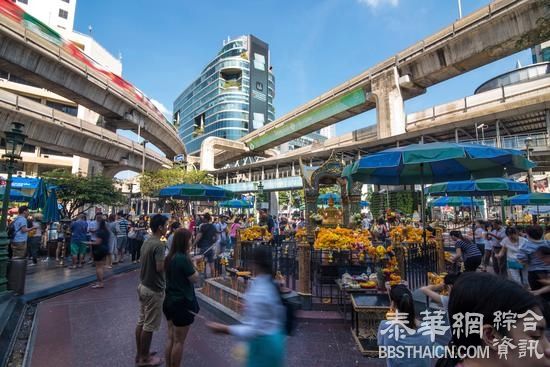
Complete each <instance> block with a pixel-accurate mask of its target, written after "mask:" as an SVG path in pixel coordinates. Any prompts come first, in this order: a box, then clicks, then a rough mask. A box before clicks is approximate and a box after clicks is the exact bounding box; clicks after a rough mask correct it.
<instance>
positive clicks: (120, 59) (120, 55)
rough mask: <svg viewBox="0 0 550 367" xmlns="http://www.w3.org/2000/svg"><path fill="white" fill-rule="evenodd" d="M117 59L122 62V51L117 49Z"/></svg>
mask: <svg viewBox="0 0 550 367" xmlns="http://www.w3.org/2000/svg"><path fill="white" fill-rule="evenodd" d="M118 61H120V62H122V52H120V51H118Z"/></svg>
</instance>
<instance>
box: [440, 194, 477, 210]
mask: <svg viewBox="0 0 550 367" xmlns="http://www.w3.org/2000/svg"><path fill="white" fill-rule="evenodd" d="M473 205H475V206H482V205H483V202H482V201H479V200H472V198H470V197H464V196H443V197H440V198H437V199H435V200H434V201H432V202H431V203H430V206H453V207H463V208H465V207H471V206H473Z"/></svg>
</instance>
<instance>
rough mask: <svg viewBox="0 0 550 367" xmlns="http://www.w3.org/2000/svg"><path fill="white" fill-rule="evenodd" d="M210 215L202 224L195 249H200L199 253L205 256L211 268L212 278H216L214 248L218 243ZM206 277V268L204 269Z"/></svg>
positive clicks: (204, 218) (207, 214)
mask: <svg viewBox="0 0 550 367" xmlns="http://www.w3.org/2000/svg"><path fill="white" fill-rule="evenodd" d="M211 221H212V217H211V216H210V213H205V214H204V216H203V221H202V224H201V225H200V227H199V233H198V234H197V237H196V239H195V243H194V245H195V247H198V249H199V253H200V254H201V255H203V256H204V259H205V261H206V263H207V264H208V268H210V276H211V277H212V276H214V273H215V271H214V252H215V250H214V248H213V247H212V246H213V245H214V244H215V243H216V241H217V237H218V236H217V231H216V227H214V225H213V224H212V223H210V222H211ZM204 272H205V276H206V275H207V274H206V268H205V269H204Z"/></svg>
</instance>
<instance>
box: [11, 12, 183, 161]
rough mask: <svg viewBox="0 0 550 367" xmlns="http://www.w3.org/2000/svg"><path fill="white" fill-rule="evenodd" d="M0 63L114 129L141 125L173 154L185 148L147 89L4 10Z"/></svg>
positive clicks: (144, 132) (144, 133) (147, 136)
mask: <svg viewBox="0 0 550 367" xmlns="http://www.w3.org/2000/svg"><path fill="white" fill-rule="evenodd" d="M0 69H2V70H5V71H8V72H10V73H13V74H14V75H17V76H19V77H20V78H23V79H25V80H27V81H29V82H31V83H33V84H35V85H38V86H40V87H42V88H45V89H48V90H50V91H52V92H55V93H57V94H59V95H61V96H63V97H65V98H67V99H69V100H71V101H74V102H76V103H78V104H80V105H82V106H85V107H87V108H89V109H91V110H93V111H95V112H97V113H99V114H100V115H102V116H103V117H104V118H105V121H106V122H107V124H106V128H108V129H109V130H111V131H116V129H129V130H133V131H137V130H138V126H139V127H140V128H141V129H140V130H141V136H143V137H144V138H145V139H147V140H149V141H150V142H151V143H152V144H154V145H155V146H157V147H158V148H159V149H160V150H161V151H163V152H164V153H165V154H166V155H167V156H168V157H169V158H171V157H173V156H174V155H177V154H181V153H185V146H184V145H183V142H182V141H181V139H180V138H179V135H178V132H177V130H176V129H175V127H174V126H172V125H171V124H170V123H169V122H168V121H167V120H166V118H165V117H164V116H163V115H162V113H160V112H159V111H158V110H157V109H156V108H155V107H154V106H153V105H152V104H151V103H150V101H149V100H148V99H147V98H146V97H145V96H144V95H143V94H140V92H138V91H136V90H135V89H134V88H133V87H132V88H123V87H122V85H127V84H128V83H126V82H124V81H119V82H118V83H116V82H113V80H112V79H110V78H109V77H108V75H106V74H105V73H101V72H99V71H97V70H96V69H94V68H91V67H89V66H88V65H86V63H84V62H82V61H81V60H79V59H77V58H76V57H74V56H73V55H72V54H71V53H69V51H68V50H67V49H65V48H64V47H61V46H58V45H56V44H54V43H52V42H50V41H49V40H47V39H45V38H43V37H41V36H40V35H39V34H37V33H34V32H33V31H31V30H28V29H26V28H25V27H24V26H23V25H22V24H19V23H17V22H15V21H13V20H12V19H10V18H8V17H6V16H5V15H3V14H0ZM124 83H126V84H124ZM79 155H82V154H79Z"/></svg>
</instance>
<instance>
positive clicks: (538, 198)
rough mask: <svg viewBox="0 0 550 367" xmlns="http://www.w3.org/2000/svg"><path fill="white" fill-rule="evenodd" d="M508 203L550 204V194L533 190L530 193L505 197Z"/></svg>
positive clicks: (505, 201)
mask: <svg viewBox="0 0 550 367" xmlns="http://www.w3.org/2000/svg"><path fill="white" fill-rule="evenodd" d="M504 203H505V204H506V205H550V194H548V193H543V192H531V193H529V194H523V195H516V196H512V197H511V198H508V199H505V200H504Z"/></svg>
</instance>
